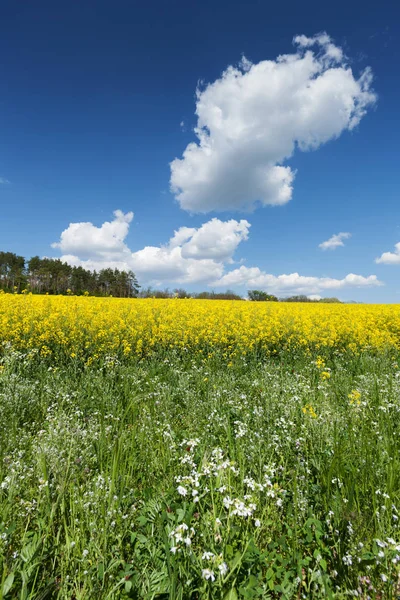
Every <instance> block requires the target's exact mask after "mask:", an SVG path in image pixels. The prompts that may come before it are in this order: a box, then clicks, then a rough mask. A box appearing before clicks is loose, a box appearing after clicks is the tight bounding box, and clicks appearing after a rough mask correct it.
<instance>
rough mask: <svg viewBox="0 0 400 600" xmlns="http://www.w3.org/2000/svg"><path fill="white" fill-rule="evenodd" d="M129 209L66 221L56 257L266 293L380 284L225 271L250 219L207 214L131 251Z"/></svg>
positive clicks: (149, 277) (171, 281) (151, 279)
mask: <svg viewBox="0 0 400 600" xmlns="http://www.w3.org/2000/svg"><path fill="white" fill-rule="evenodd" d="M132 219H133V213H126V214H124V213H123V212H122V211H120V210H116V211H115V212H114V219H113V220H112V221H110V222H106V223H103V224H102V225H101V226H100V227H96V226H95V225H93V223H90V222H87V223H70V225H69V226H68V227H67V229H66V230H65V231H63V232H62V234H61V236H60V241H59V242H57V243H55V244H53V247H55V248H59V249H60V250H61V251H62V252H63V255H62V256H61V260H63V261H65V262H67V263H69V264H71V265H75V266H83V267H84V268H86V269H90V270H96V271H99V270H100V269H104V268H107V267H111V268H118V269H123V270H133V271H134V272H135V273H136V275H137V277H138V279H139V282H140V283H141V284H152V285H167V286H170V285H176V284H188V285H191V284H196V283H201V284H203V285H209V286H213V287H242V288H243V287H244V288H247V289H251V288H259V289H267V290H269V291H271V292H276V293H278V292H293V293H306V294H315V293H318V292H320V291H324V290H330V289H341V288H343V287H355V286H356V287H362V286H376V285H382V284H381V282H380V281H378V280H377V278H376V276H375V275H370V276H369V277H363V276H361V275H354V274H349V275H346V277H344V278H343V279H332V278H328V277H304V276H302V275H299V274H298V273H292V274H291V275H270V274H268V273H265V272H263V271H261V270H260V269H259V268H258V267H251V268H249V267H245V266H241V267H239V268H236V269H233V270H231V271H227V266H228V265H230V264H231V263H232V262H233V257H234V253H235V251H236V250H237V247H238V246H239V244H240V243H241V242H242V241H245V240H247V238H248V235H249V229H250V223H248V221H245V220H241V221H235V220H234V219H230V220H229V221H220V220H219V219H216V218H214V219H211V220H210V221H208V222H206V223H204V224H203V225H201V226H200V227H198V228H196V227H180V228H179V229H177V230H176V231H175V232H174V235H173V236H172V238H171V239H170V240H169V242H168V243H167V244H165V245H162V246H145V247H144V248H143V249H141V250H138V251H137V252H132V251H131V250H130V249H129V247H128V245H127V244H126V242H125V240H126V237H127V235H128V232H129V226H130V223H131V221H132Z"/></svg>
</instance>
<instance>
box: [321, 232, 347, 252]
mask: <svg viewBox="0 0 400 600" xmlns="http://www.w3.org/2000/svg"><path fill="white" fill-rule="evenodd" d="M350 237H351V233H348V232H342V233H337V234H335V235H333V236H332V237H331V238H329V240H326V242H322V244H319V246H318V247H319V248H321V250H336V248H339V246H344V243H343V240H347V239H348V238H350Z"/></svg>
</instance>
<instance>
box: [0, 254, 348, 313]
mask: <svg viewBox="0 0 400 600" xmlns="http://www.w3.org/2000/svg"><path fill="white" fill-rule="evenodd" d="M0 290H3V291H4V292H17V293H21V292H23V291H29V292H32V293H34V294H75V295H82V294H89V295H91V296H115V297H118V298H135V297H139V298H197V299H199V300H243V298H242V296H239V295H238V294H236V293H235V292H233V291H232V290H227V291H226V292H214V291H211V292H188V291H186V290H185V289H183V288H175V289H173V290H169V289H168V288H167V289H164V290H160V289H154V288H152V287H146V288H144V289H140V285H139V284H138V281H137V279H136V276H135V274H134V273H133V272H132V271H122V270H119V269H110V268H108V269H101V270H100V271H98V272H97V271H89V270H88V269H84V268H83V267H80V266H79V267H76V266H71V265H69V264H68V263H66V262H63V261H61V260H60V259H59V258H40V257H39V256H33V257H32V258H30V259H29V260H28V261H27V260H26V259H25V258H24V257H23V256H17V255H16V254H14V253H13V252H0ZM248 299H249V300H251V301H253V302H340V300H338V299H337V298H321V300H312V299H310V298H309V297H308V296H305V295H297V296H290V297H289V298H278V297H277V296H274V295H273V294H268V293H267V292H265V291H262V290H249V291H248Z"/></svg>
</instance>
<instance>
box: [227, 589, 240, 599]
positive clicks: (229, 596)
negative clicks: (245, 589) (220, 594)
mask: <svg viewBox="0 0 400 600" xmlns="http://www.w3.org/2000/svg"><path fill="white" fill-rule="evenodd" d="M224 600H238V595H237V592H236V589H235V588H232V589H231V590H229V592H227V593H226V594H225V596H224Z"/></svg>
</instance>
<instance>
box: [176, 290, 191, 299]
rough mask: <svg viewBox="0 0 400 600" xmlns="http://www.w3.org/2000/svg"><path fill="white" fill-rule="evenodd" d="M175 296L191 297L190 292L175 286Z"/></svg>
mask: <svg viewBox="0 0 400 600" xmlns="http://www.w3.org/2000/svg"><path fill="white" fill-rule="evenodd" d="M174 296H175V298H191V294H189V292H187V291H186V290H184V289H182V288H176V289H175V290H174Z"/></svg>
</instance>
